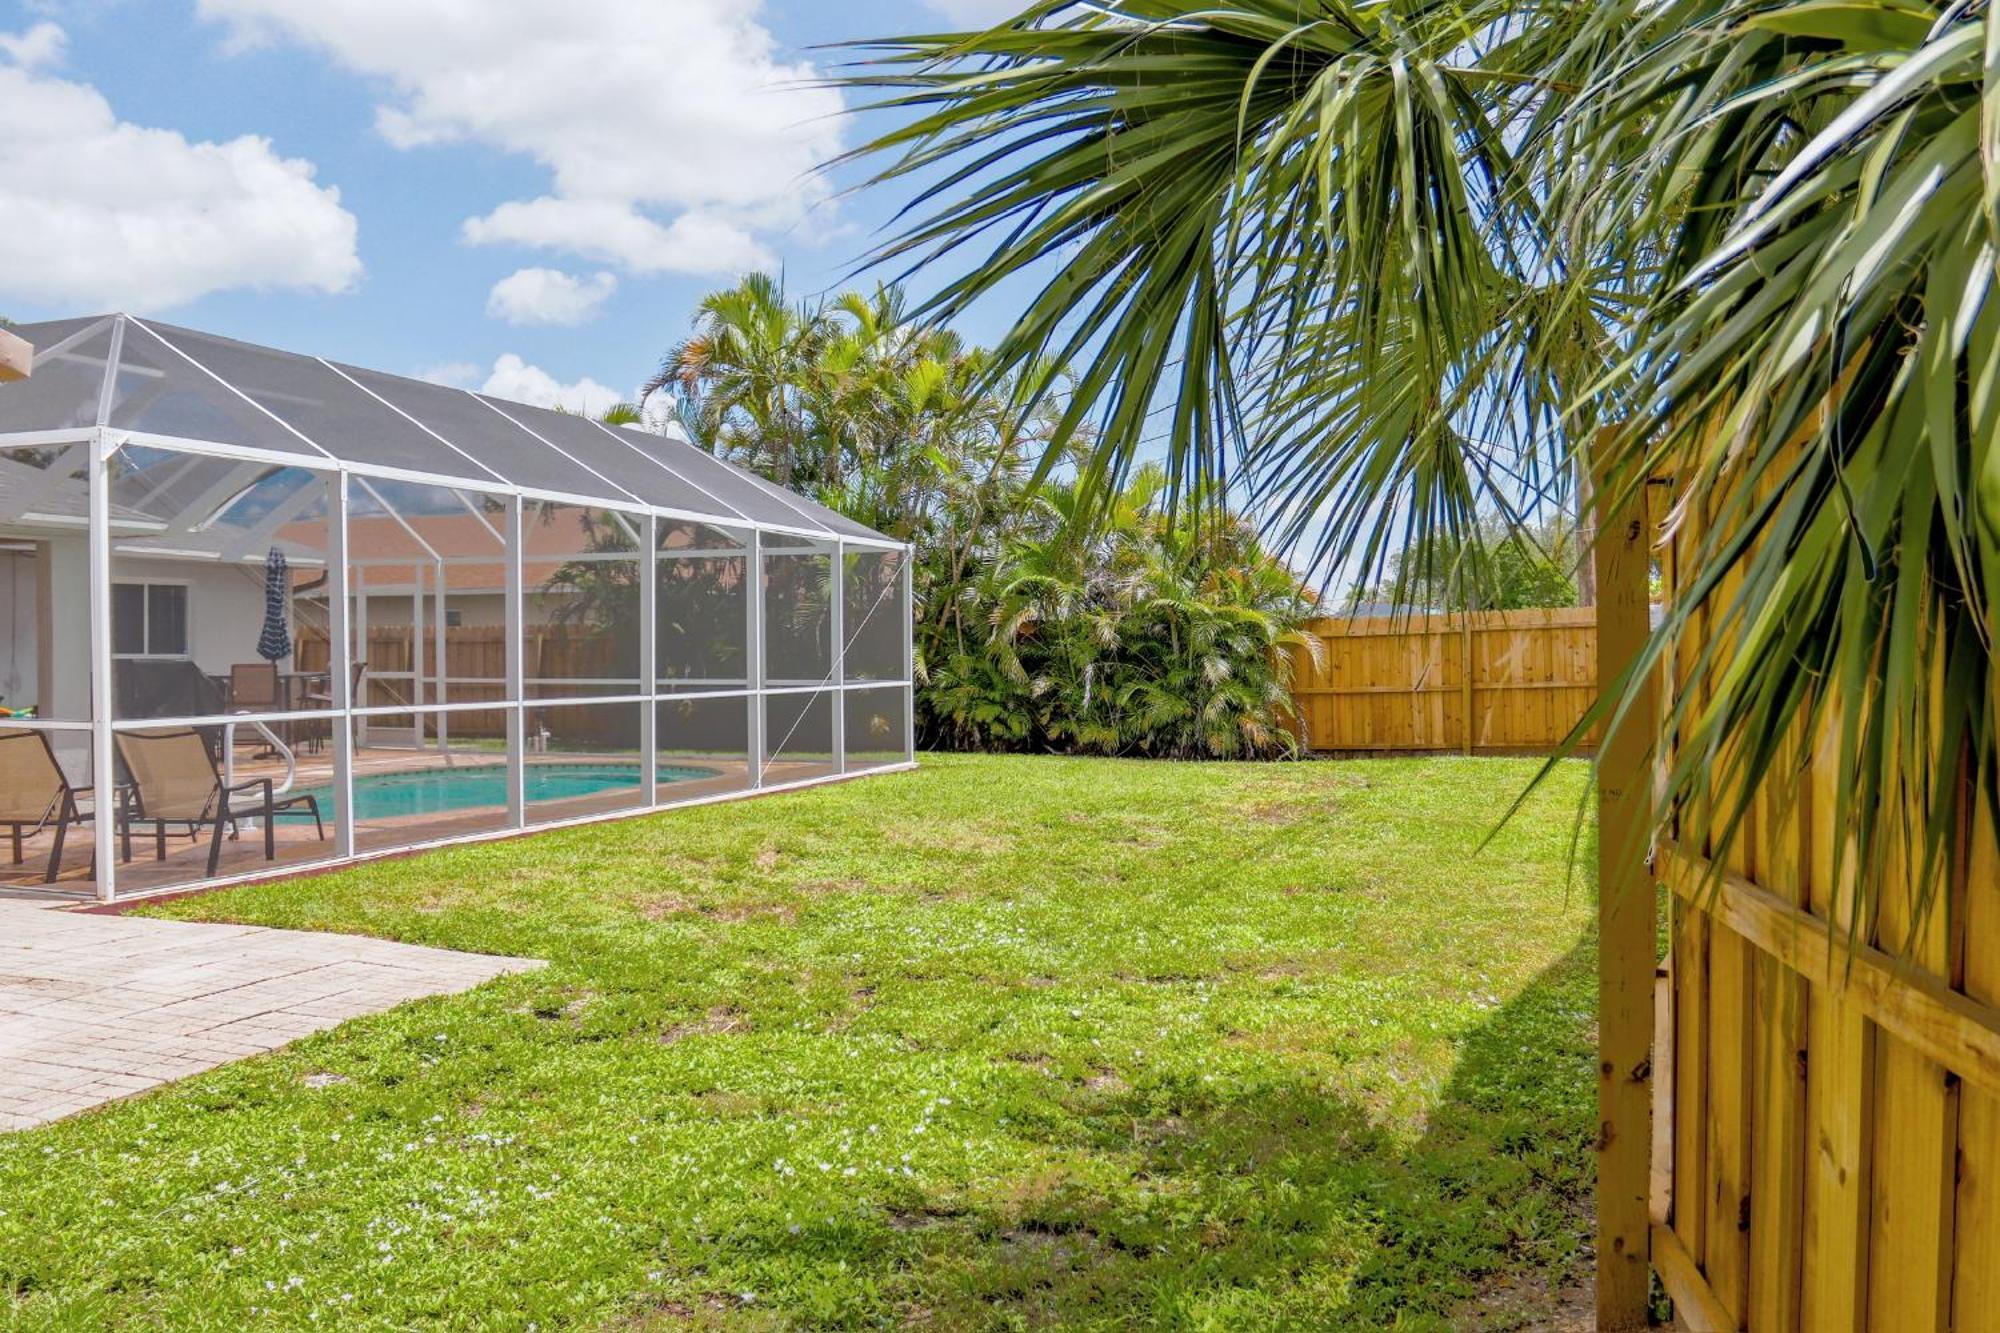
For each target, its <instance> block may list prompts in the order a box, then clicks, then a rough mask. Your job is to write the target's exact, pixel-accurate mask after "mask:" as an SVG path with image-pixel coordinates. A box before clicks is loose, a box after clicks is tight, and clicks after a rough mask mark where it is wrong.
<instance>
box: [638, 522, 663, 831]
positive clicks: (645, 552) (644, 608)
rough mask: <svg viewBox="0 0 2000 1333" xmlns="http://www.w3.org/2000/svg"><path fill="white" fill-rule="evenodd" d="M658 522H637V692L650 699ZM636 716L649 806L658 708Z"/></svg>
mask: <svg viewBox="0 0 2000 1333" xmlns="http://www.w3.org/2000/svg"><path fill="white" fill-rule="evenodd" d="M659 525H660V520H659V519H657V518H655V517H653V516H652V515H651V514H648V515H646V517H645V518H643V519H641V520H640V521H639V693H641V694H644V695H647V696H651V695H652V694H653V693H654V692H655V691H657V690H658V689H659V688H660V667H659V662H658V660H657V654H658V650H659V615H660V554H659V552H660V534H659ZM639 707H640V713H639V794H640V796H641V798H642V799H643V800H644V801H645V803H646V804H647V805H649V806H651V805H656V804H658V803H659V799H660V763H659V737H658V735H657V731H658V727H659V717H660V706H659V705H658V704H657V703H654V702H652V701H651V699H650V697H649V699H648V701H647V702H646V703H643V704H641V705H640V706H639Z"/></svg>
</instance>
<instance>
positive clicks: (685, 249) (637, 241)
mask: <svg viewBox="0 0 2000 1333" xmlns="http://www.w3.org/2000/svg"><path fill="white" fill-rule="evenodd" d="M465 239H466V240H468V241H472V242H475V243H480V244H493V243H502V242H504V243H509V244H513V245H526V246H535V247H541V248H545V249H553V250H568V251H571V252H573V253H575V254H579V255H582V256H583V257H584V258H586V259H594V260H596V261H597V262H599V263H601V264H619V265H622V266H623V267H625V268H628V269H630V270H631V271H632V272H634V273H639V274H647V275H650V274H655V273H741V272H745V271H747V270H750V269H755V268H763V267H766V266H768V265H770V264H773V263H775V262H776V260H775V259H774V257H773V256H772V254H771V252H770V251H769V250H768V249H766V248H765V247H764V246H763V245H761V244H759V243H758V241H757V240H756V239H755V238H754V237H752V236H751V235H750V233H749V232H747V231H745V230H744V229H743V228H742V227H739V226H737V225H736V224H734V223H731V222H727V221H724V220H722V219H720V218H717V217H714V216H711V215H709V214H705V213H683V214H681V215H680V216H679V217H677V218H675V219H674V220H673V223H672V225H670V226H661V225H660V224H659V223H658V222H655V221H654V220H653V219H652V218H649V217H647V216H646V215H645V214H643V213H641V212H639V210H638V209H637V208H635V207H633V206H632V205H631V204H628V203H615V202H611V201H609V200H588V199H552V198H542V199H531V200H528V201H527V202H525V203H522V202H516V203H507V204H502V205H500V207H498V208H496V209H494V210H493V211H492V212H491V213H489V214H487V215H486V216H485V217H483V218H467V219H466V220H465Z"/></svg>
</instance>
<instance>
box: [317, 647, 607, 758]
mask: <svg viewBox="0 0 2000 1333" xmlns="http://www.w3.org/2000/svg"><path fill="white" fill-rule="evenodd" d="M433 636H434V631H433V630H431V629H429V628H426V629H425V631H424V636H423V644H422V646H421V649H419V647H418V645H417V643H416V635H415V632H414V630H413V629H412V628H411V627H410V626H408V625H371V626H370V627H369V630H368V645H367V649H366V651H365V652H360V653H358V654H357V656H358V657H359V660H361V661H363V662H366V663H367V664H368V671H367V674H366V676H365V677H364V678H363V682H362V697H361V698H360V699H358V700H357V701H356V702H357V703H359V704H362V705H364V706H367V707H375V708H388V707H393V706H396V705H401V704H409V703H413V702H414V701H415V697H416V695H415V685H414V681H413V680H412V676H413V675H414V674H415V673H416V672H417V671H419V670H421V671H422V673H423V674H424V676H425V677H426V678H427V681H428V680H434V679H435V678H436V675H437V646H436V641H435V638H434V637H433ZM617 650H618V644H617V643H616V642H615V641H614V636H613V635H611V634H608V633H605V632H603V631H595V630H590V629H582V628H575V629H573V628H570V627H568V626H564V625H539V626H530V627H529V629H528V636H527V643H526V645H525V651H524V654H523V664H522V671H523V674H524V675H525V676H526V678H527V679H528V680H530V681H535V680H541V681H544V682H548V683H551V684H560V682H562V681H565V680H586V679H589V680H599V679H605V678H613V677H621V676H627V675H631V676H633V677H634V680H633V686H632V691H631V692H636V691H637V689H638V682H637V678H636V674H635V673H636V670H637V668H636V666H635V665H631V664H627V665H626V666H625V667H622V668H621V667H620V666H619V665H618V664H617V662H616V660H615V659H616V657H617ZM294 652H295V655H296V656H295V660H296V662H297V664H298V669H299V670H300V671H325V670H326V669H327V661H328V651H327V640H326V636H325V634H324V633H321V632H317V631H315V630H310V629H303V630H301V631H300V633H299V635H298V643H297V647H296V648H295V649H294ZM444 659H445V663H444V676H445V690H446V695H445V697H446V698H447V699H448V700H449V701H450V702H452V703H475V702H479V701H482V700H486V699H492V700H496V701H497V700H500V699H504V698H506V696H507V631H506V627H505V626H501V625H454V626H451V627H450V628H448V629H447V630H446V631H445V650H444ZM425 688H426V693H425V700H424V701H425V703H427V704H434V703H436V702H438V700H437V698H436V696H435V695H434V694H433V693H431V690H432V688H433V687H431V686H430V685H429V684H428V683H427V684H426V687H425ZM451 734H452V735H454V736H456V737H458V738H460V739H463V740H473V739H493V738H498V737H504V736H505V735H506V734H507V715H506V713H505V712H503V711H502V710H500V709H494V710H493V711H491V712H488V711H486V710H485V709H467V710H465V711H463V712H457V713H454V714H452V717H451Z"/></svg>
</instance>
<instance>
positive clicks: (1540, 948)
mask: <svg viewBox="0 0 2000 1333" xmlns="http://www.w3.org/2000/svg"><path fill="white" fill-rule="evenodd" d="M1533 770H1534V763H1533V762H1532V761H1506V760H1458V759H1442V760H1395V761H1380V762H1356V763H1311V764H1291V765H1263V766H1253V765H1224V764H1217V765H1171V764H1164V763H1127V762H1118V761H1108V760H1066V759H1014V758H964V757H937V758H926V760H925V761H924V765H923V768H922V769H921V771H919V772H916V773H909V774H899V775H889V776H883V777H878V778H874V779H870V780H868V781H864V782H856V783H849V784H843V785H840V786H836V787H826V788H821V789H818V790H814V791H808V792H803V793H797V794H791V795H781V796H776V797H772V798H769V799H764V800H757V801H750V802H745V803H738V804H732V805H716V806H710V807H706V808H701V809H695V810H686V811H679V812H673V813H668V814H665V815H661V816H658V817H653V818H647V819H641V820H631V821H626V822H623V823H611V824H602V825H596V826H591V827H584V828H577V829H570V830H565V831H561V832H556V833H550V834H545V835H542V836H538V837H533V838H528V839H521V840H514V841H508V842H500V843H490V844H486V845H483V846H474V847H464V848H459V849H455V850H450V851H444V852H436V853H431V854H428V855H424V856H419V857H413V858H409V859H404V860H397V861H389V862H382V863H378V864H375V865H370V866H363V867H358V868H354V869H350V870H347V871H344V872H341V873H338V874H329V875H325V876H321V877H318V878H313V879H304V880H294V881H290V882H286V883H279V884H272V885H266V886H259V887H248V888H241V889H236V890H232V891H228V892H223V893H217V894H211V895H208V896H205V897H201V898H194V899H187V900H183V901H179V902H175V903H172V904H169V905H167V906H164V907H162V908H158V909H155V910H158V911H160V912H161V913H162V914H165V915H172V916H177V917H183V918H200V919H211V920H234V921H255V922H262V923H267V924H272V925H284V926H299V927H308V928H314V929H327V930H341V931H360V932H367V933H370V934H379V935H385V936H390V937H393V938H396V939H401V940H410V941H416V942H421V943H426V944H436V945H445V946H449V947H452V948H458V949H473V950H482V951H489V952H500V953H511V954H524V955H529V956H533V957H538V958H545V959H548V960H550V962H551V964H552V966H550V967H549V968H547V969H546V970H544V971H542V972H539V973H536V974H533V975H530V976H524V977H516V978H508V979H505V980H502V981H499V982H496V983H494V984H492V985H489V986H486V987H484V988H482V989H480V990H478V991H475V992H472V993H470V994H467V995H462V996H457V997H452V998H447V999H440V1000H434V1001H426V1002H422V1003H418V1004H413V1005H409V1006H405V1007H404V1008H402V1009H400V1010H397V1011H396V1012H394V1013H391V1014H386V1015H382V1016H379V1017H376V1018H372V1019H364V1020H360V1021H357V1022H353V1023H349V1024H347V1025H345V1026H343V1027H341V1028H340V1029H338V1030H337V1031H334V1032H330V1033H326V1034H322V1035H320V1036H318V1037H314V1038H311V1039H308V1040H306V1041H303V1042H300V1043H298V1044H297V1045H295V1046H292V1047H290V1048H288V1049H286V1050H284V1051H281V1052H278V1053H276V1054H273V1055H269V1056H266V1057H263V1058H260V1059H254V1060H250V1061H247V1062H244V1063H242V1064H238V1065H236V1066H234V1067H231V1068H228V1069H223V1070H218V1071H215V1072H213V1073H210V1074H207V1075H204V1076H202V1077H199V1078H196V1079H192V1080H189V1081H187V1082H184V1083H181V1084H179V1085H176V1086H174V1087H172V1088H169V1089H165V1090H162V1091H160V1092H157V1093H154V1094H151V1095H147V1096H142V1097H139V1098H136V1099H134V1100H132V1101H129V1102H125V1103H123V1104H120V1105H117V1106H114V1107H109V1108H105V1109H103V1110H101V1111H98V1112H95V1113H92V1114H88V1115H84V1116H82V1117H79V1118H77V1119H74V1120H71V1121H67V1122H64V1123H61V1124H57V1125H53V1126H48V1127H46V1128H43V1129H40V1130H36V1131H32V1132H29V1133H23V1134H14V1135H0V1322H5V1323H7V1324H9V1325H10V1326H19V1327H28V1328H40V1327H64V1328H96V1327H102V1326H105V1325H116V1324H126V1325H138V1326H142V1327H172V1328H192V1327H200V1328H218V1329H219V1328H232V1329H233V1328H238V1327H242V1326H244V1325H245V1324H246V1323H247V1322H249V1321H250V1319H251V1317H252V1316H253V1315H256V1316H270V1317H271V1319H272V1321H273V1322H275V1323H277V1324H280V1325H284V1326H294V1325H297V1326H304V1325H306V1324H308V1323H309V1322H311V1321H318V1322H319V1323H320V1324H322V1325H325V1324H329V1323H331V1324H338V1325H341V1326H373V1327H383V1328H409V1327H413V1326H426V1325H443V1326H449V1327H458V1328H481V1329H485V1328H496V1329H498V1328H528V1327H539V1328H541V1329H553V1328H558V1327H563V1328H567V1327H576V1326H582V1327H587V1328H590V1327H612V1328H669V1327H678V1326H682V1325H684V1324H692V1325H695V1326H716V1327H725V1328H765V1327H770V1328H788V1327H828V1326H831V1327H881V1326H891V1327H901V1326H907V1325H911V1324H927V1325H929V1326H931V1327H936V1328H954V1329H955V1328H1039V1327H1057V1326H1060V1327H1064V1328H1089V1327H1133V1326H1139V1327H1173V1328H1182V1327H1184V1328H1224V1327H1232V1328H1233V1327H1246V1326H1249V1327H1258V1326H1263V1327H1281V1326H1288V1327H1301V1326H1310V1327H1321V1328H1348V1327H1353V1328H1373V1327H1394V1328H1399V1329H1410V1328H1415V1329H1421V1328H1432V1327H1455V1326H1481V1327H1504V1326H1507V1325H1508V1323H1509V1321H1511V1320H1515V1319H1516V1318H1518V1317H1521V1316H1523V1315H1525V1314H1526V1313H1527V1312H1528V1311H1529V1309H1530V1308H1531V1307H1532V1305H1533V1304H1534V1298H1532V1297H1531V1298H1526V1299H1522V1298H1518V1297H1517V1298H1509V1299H1503V1300H1495V1299H1494V1297H1493V1293H1494V1292H1495V1291H1498V1290H1502V1289H1507V1290H1514V1291H1527V1292H1541V1293H1544V1294H1546V1293H1549V1292H1552V1291H1554V1290H1555V1289H1556V1288H1557V1287H1559V1286H1561V1285H1562V1284H1563V1283H1564V1282H1566V1281H1570V1280H1573V1279H1574V1278H1575V1277H1576V1276H1577V1274H1578V1273H1579V1272H1580V1271H1581V1265H1582V1264H1583V1263H1584V1260H1585V1256H1584V1252H1583V1246H1584V1244H1585V1238H1586V1233H1587V1230H1588V1228H1587V1218H1586V1213H1585V1209H1586V1207H1587V1199H1588V1184H1589V1178H1590V1154H1589V1143H1590V1126H1591V1109H1590V1108H1591V1099H1592V1096H1593V1084H1592V1078H1591V1068H1592V1055H1591V1049H1590V1040H1591V1033H1592V1020H1591V1008H1592V1003H1593V996H1594V991H1593V984H1594V983H1593V980H1592V978H1593V971H1592V969H1593V966H1594V959H1595V945H1594V941H1593V938H1592V935H1591V933H1590V924H1589V923H1590V918H1591V916H1592V911H1591V907H1592V903H1593V895H1592V888H1591V881H1590V878H1589V874H1588V869H1587V866H1586V867H1585V868H1583V869H1580V870H1579V871H1578V872H1577V875H1576V877H1575V878H1574V879H1572V877H1571V874H1570V841H1571V835H1572V830H1573V823H1574V817H1575V814H1576V809H1577V801H1578V799H1579V797H1580V796H1581V794H1582V793H1583V792H1584V790H1585V786H1586V781H1585V778H1586V773H1585V770H1584V769H1583V768H1582V767H1581V766H1578V765H1566V766H1564V768H1563V770H1562V771H1561V772H1560V773H1559V774H1558V775H1557V777H1556V778H1555V779H1554V780H1553V781H1552V782H1551V783H1550V784H1549V786H1548V787H1547V788H1546V789H1545V791H1544V792H1543V793H1542V794H1540V795H1539V796H1538V797H1537V798H1536V799H1535V801H1534V802H1533V803H1532V804H1531V805H1530V806H1529V807H1528V809H1527V810H1526V812H1525V813H1524V814H1523V815H1522V816H1520V817H1519V818H1517V819H1516V820H1515V821H1514V822H1513V823H1512V824H1510V825H1509V826H1508V827H1507V828H1506V829H1505V830H1503V831H1502V832H1501V833H1500V834H1499V836H1498V837H1497V838H1496V839H1495V840H1494V841H1493V843H1492V844H1491V845H1490V846H1488V847H1487V848H1486V849H1485V850H1484V851H1479V850H1478V844H1479V842H1480V840H1481V838H1482V837H1483V836H1484V835H1486V834H1487V833H1488V832H1489V831H1490V830H1491V829H1492V827H1493V825H1494V823H1495V822H1496V820H1497V819H1498V817H1499V816H1500V814H1501V813H1502V811H1503V810H1504V809H1505V808H1506V806H1507V803H1508V802H1509V801H1510V800H1511V799H1512V797H1513V796H1514V795H1515V794H1516V793H1517V792H1518V791H1519V790H1520V788H1521V787H1522V785H1523V784H1524V783H1525V782H1526V780H1527V779H1528V777H1529V776H1530V775H1531V773H1532V772H1533ZM1585 850H1586V851H1587V850H1588V846H1587V845H1586V848H1585ZM9 1302H11V1304H9Z"/></svg>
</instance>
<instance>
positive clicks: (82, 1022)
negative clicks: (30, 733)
mask: <svg viewBox="0 0 2000 1333" xmlns="http://www.w3.org/2000/svg"><path fill="white" fill-rule="evenodd" d="M541 966H542V964H541V963H539V962H537V961H535V960H533V959H526V958H503V957H490V956H487V955H483V954H469V953H458V952H454V951H452V950H449V949H431V948H424V947H420V946H417V945H412V944H396V943H392V942H390V941H388V940H378V939H370V938H367V937H365V936H358V935H332V934H325V933H322V932H317V931H301V930H272V929H268V928H265V927H262V926H239V925H210V924H206V923H197V922H187V921H154V920H150V919H147V918H144V917H132V916H98V915H90V914H85V913H79V912H67V911H52V910H48V909H46V908H41V907H34V906H29V905H26V904H23V903H9V902H0V1131H7V1130H19V1129H28V1128H31V1127H33V1126H35V1125H40V1124H44V1123H47V1122H48V1121H51V1120H58V1119H61V1118H62V1117H64V1116H67V1115H73V1114H75V1113H76V1112H78V1111H84V1110H88V1109H89V1108H91V1107H93V1106H98V1105H101V1104H103V1103H105V1102H110V1101H116V1100H118V1099H120V1098H123V1097H129V1096H132V1095H133V1094H135V1093H139V1092H144V1091H145V1090H146V1089H148V1088H152V1087H156V1086H158V1085H160V1084H162V1083H169V1082H172V1081H173V1080H175V1079H181V1078H186V1077H188V1076H189V1075H192V1074H198V1073H201V1072H202V1071H204V1070H207V1069H213V1068H214V1067H216V1066H217V1065H222V1064H228V1063H230V1062H231V1061H234V1060H240V1059H243V1058H245V1057H246V1056H251V1055H257V1054H261V1053H262V1052H265V1051H270V1050H275V1049H277V1048H278V1047H280V1046H284V1045H286V1044H288V1043H290V1042H293V1041H296V1040H298V1039H299V1038H300V1037H303V1036H306V1035H308V1034H309V1033H313V1032H318V1031H321V1030H322V1029H325V1028H330V1027H333V1026H335V1025H336V1024H339V1023H342V1022H345V1021H346V1020H348V1019H350V1018H357V1017H360V1016H362V1015H364V1014H374V1013H380V1012H382V1011H383V1010H385V1009H391V1008H394V1007H395V1006H397V1005H399V1004H403V1003H405V1002H406V1001H409V1000H415V999H420V998H423V997H426V996H432V995H448V994H453V993H456V992H458V991H464V990H469V989H471V988H472V987H474V986H477V985H480V984H481V983H483V982H486V981H490V980H492V979H493V978H495V977H500V976H506V975H508V974H510V973H515V972H525V971H529V970H532V969H534V968H538V967H541Z"/></svg>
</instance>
